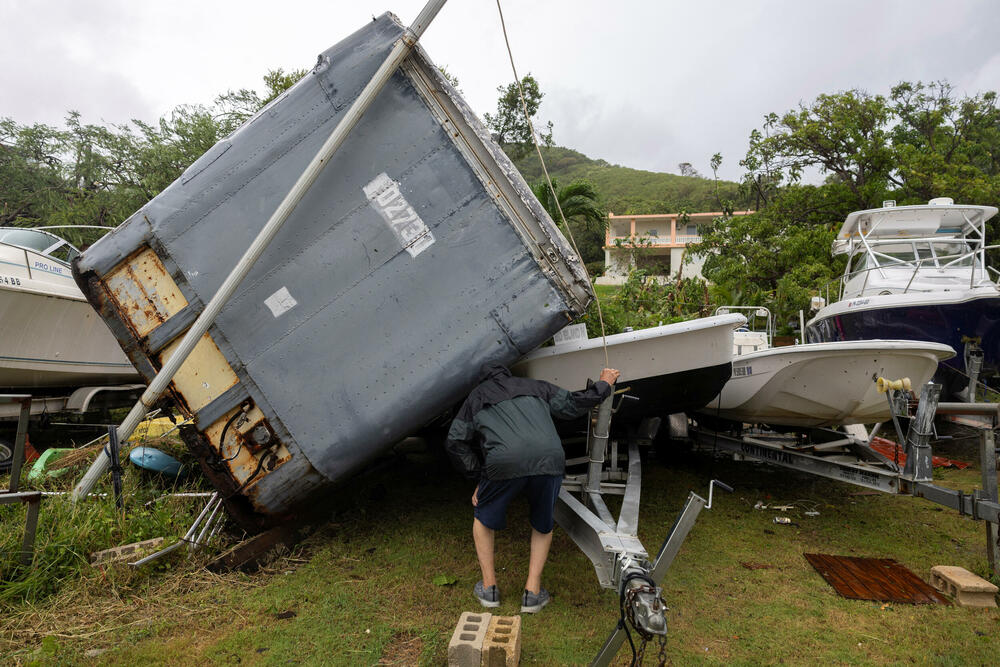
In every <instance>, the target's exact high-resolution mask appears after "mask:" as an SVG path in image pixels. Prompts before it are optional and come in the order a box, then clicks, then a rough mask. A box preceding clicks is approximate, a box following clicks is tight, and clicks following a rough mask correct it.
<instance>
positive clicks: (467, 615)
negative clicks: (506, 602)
mask: <svg viewBox="0 0 1000 667" xmlns="http://www.w3.org/2000/svg"><path fill="white" fill-rule="evenodd" d="M491 618H493V614H484V613H482V612H473V611H466V612H463V613H462V615H461V616H459V618H458V625H456V626H455V632H454V634H452V636H451V641H450V642H448V667H480V666H481V665H482V662H483V640H484V639H485V638H486V631H487V630H488V629H489V627H490V619H491Z"/></svg>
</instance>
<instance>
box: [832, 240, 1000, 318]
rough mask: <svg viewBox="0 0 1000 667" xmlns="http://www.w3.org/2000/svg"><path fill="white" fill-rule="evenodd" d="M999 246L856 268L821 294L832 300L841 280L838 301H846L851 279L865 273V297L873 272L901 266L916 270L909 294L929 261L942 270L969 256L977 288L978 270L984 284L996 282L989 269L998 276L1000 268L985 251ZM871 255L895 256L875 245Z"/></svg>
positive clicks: (860, 293) (860, 292) (861, 293)
mask: <svg viewBox="0 0 1000 667" xmlns="http://www.w3.org/2000/svg"><path fill="white" fill-rule="evenodd" d="M935 240H936V241H940V239H935ZM996 248H1000V244H996V245H989V246H980V247H977V248H974V249H972V250H970V251H968V252H964V253H959V254H954V255H933V256H931V257H921V258H920V259H918V260H916V261H907V260H899V259H897V258H892V259H894V260H895V261H894V263H893V264H890V265H883V264H876V266H870V267H867V268H864V269H856V270H854V271H845V272H844V274H843V275H842V276H840V277H838V278H833V279H831V280H829V281H827V282H826V283H825V284H824V285H822V286H821V287H820V289H819V292H820V294H824V293H825V298H826V303H830V288H831V287H832V286H833V284H834V283H837V282H839V283H840V289H839V291H838V294H837V300H838V301H840V300H843V299H844V298H845V297H844V292H845V290H846V288H847V284H848V283H849V282H850V281H852V280H854V279H855V278H857V277H858V276H859V275H860V274H862V273H863V274H865V278H864V281H863V282H862V283H861V289H860V290H858V294H857V296H864V293H865V289H867V287H868V278H869V276H870V275H871V272H872V271H879V272H883V271H885V270H886V269H897V270H898V269H905V268H906V267H912V271H911V272H910V276H909V279H908V280H907V282H906V287H904V288H903V292H902V293H903V294H907V293H908V292H909V291H910V288H911V287H912V286H913V281H914V279H915V278H916V277H917V273H918V272H919V271H920V269H922V268H924V266H925V263H932V262H933V263H934V266H935V268H939V269H942V268H953V267H955V265H956V264H958V263H959V262H961V261H962V260H964V259H968V258H972V260H973V261H972V263H971V265H970V267H969V269H970V271H969V288H970V289H971V288H973V287H975V286H976V274H977V273H979V274H980V278H979V283H980V284H982V283H983V282H984V281H985V282H992V281H990V278H989V273H988V272H989V271H992V272H993V274H994V275H996V276H997V277H1000V271H998V270H997V269H994V268H993V267H992V266H986V264H985V262H984V260H985V251H987V250H993V249H996ZM868 255H869V257H874V258H875V260H876V262H877V261H878V257H877V255H882V256H884V257H891V256H889V255H885V254H884V253H877V252H875V251H874V250H872V249H871V248H869V251H868ZM977 257H978V258H979V260H980V262H979V264H978V265H977V263H976V261H975V260H976V258H977ZM945 260H947V261H945ZM942 261H945V263H944V264H941V262H942ZM882 276H883V277H885V274H884V273H882Z"/></svg>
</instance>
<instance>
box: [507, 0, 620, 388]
mask: <svg viewBox="0 0 1000 667" xmlns="http://www.w3.org/2000/svg"><path fill="white" fill-rule="evenodd" d="M497 11H498V12H499V13H500V28H501V29H502V30H503V41H504V43H505V44H506V45H507V57H508V58H509V59H510V69H511V71H512V72H513V73H514V82H515V83H517V92H518V95H519V96H520V98H521V111H523V112H524V120H525V121H526V122H527V123H528V131H529V132H530V133H531V142H532V143H533V144H534V145H535V152H536V153H537V154H538V161H539V162H541V163H542V173H544V174H545V182H546V183H548V185H549V192H551V193H552V201H554V202H555V203H556V209H557V210H558V211H559V218H560V219H561V220H562V224H563V227H564V228H565V229H566V234H567V235H568V236H569V241H570V243H572V244H573V251H574V252H575V253H576V256H577V257H578V258H580V265H581V266H583V273H584V275H585V276H587V281H588V282H590V283H591V284H593V281H591V280H590V272H589V271H587V265H586V264H584V263H583V255H581V254H580V249H579V248H577V246H576V239H575V238H573V230H571V229H570V228H569V222H567V221H566V216H565V214H563V210H562V205H561V204H560V203H559V196H558V195H557V194H556V189H555V188H554V187H553V186H552V178H551V177H550V176H549V170H548V168H547V167H546V166H545V158H543V157H542V149H541V147H540V146H539V145H538V138H537V137H536V136H535V126H534V125H533V124H532V122H531V116H529V115H528V103H527V102H525V100H524V88H523V87H522V86H521V77H519V76H518V75H517V67H516V66H515V65H514V53H513V51H512V50H511V48H510V39H508V38H507V24H506V23H505V22H504V20H503V8H502V7H500V0H497ZM594 302H595V303H596V304H597V321H598V322H599V323H600V325H601V345H602V347H603V348H604V366H605V368H610V367H611V362H610V361H609V360H608V336H607V334H606V333H605V331H604V313H603V312H602V311H601V298H600V297H599V296H597V290H596V289H595V290H594Z"/></svg>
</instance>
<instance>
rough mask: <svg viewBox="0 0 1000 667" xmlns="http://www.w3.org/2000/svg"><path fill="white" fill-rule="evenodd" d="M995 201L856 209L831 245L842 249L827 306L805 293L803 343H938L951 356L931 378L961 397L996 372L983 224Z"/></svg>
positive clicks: (999, 344)
mask: <svg viewBox="0 0 1000 667" xmlns="http://www.w3.org/2000/svg"><path fill="white" fill-rule="evenodd" d="M996 213H997V208H996V207H994V206H973V205H967V204H955V203H954V202H953V200H951V199H950V198H947V197H941V198H938V199H932V200H931V201H930V202H928V203H927V204H925V205H919V206H895V204H894V203H893V202H886V205H885V206H883V207H882V208H877V209H870V210H866V211H855V212H854V213H851V214H850V215H848V216H847V219H846V220H845V221H844V224H843V226H842V228H841V230H840V232H839V234H838V235H837V239H836V240H835V241H834V243H833V254H834V255H840V254H843V255H847V257H848V262H847V266H846V268H845V269H844V274H843V276H842V278H841V279H840V293H839V295H838V297H837V300H836V301H835V302H833V303H829V304H827V303H826V301H827V300H826V299H822V298H820V297H817V298H816V299H814V302H815V305H816V306H818V310H817V312H816V314H815V315H814V316H813V317H812V319H811V320H810V321H809V322H808V324H807V326H806V335H807V339H808V341H809V342H839V341H861V340H871V339H880V338H893V339H906V340H923V341H930V342H934V343H942V344H944V345H948V346H950V347H952V348H954V349H955V350H956V351H957V352H958V353H959V354H958V355H957V356H956V357H954V358H952V359H951V360H949V361H946V362H945V363H944V364H943V365H942V367H941V370H940V371H939V373H938V374H937V376H936V378H935V381H937V382H940V383H941V384H942V385H943V387H944V390H943V393H944V394H945V395H946V396H947V395H952V396H958V397H961V398H969V394H968V387H970V386H974V383H975V381H976V379H977V378H979V377H983V378H995V377H996V376H997V375H1000V288H998V286H997V283H996V282H995V281H994V279H993V278H991V273H992V274H993V275H994V276H995V275H998V274H1000V272H998V271H997V270H996V269H994V268H993V267H989V266H987V263H986V251H987V250H989V249H991V248H994V247H996V246H988V245H986V221H987V220H989V219H990V218H992V217H993V216H994V215H996Z"/></svg>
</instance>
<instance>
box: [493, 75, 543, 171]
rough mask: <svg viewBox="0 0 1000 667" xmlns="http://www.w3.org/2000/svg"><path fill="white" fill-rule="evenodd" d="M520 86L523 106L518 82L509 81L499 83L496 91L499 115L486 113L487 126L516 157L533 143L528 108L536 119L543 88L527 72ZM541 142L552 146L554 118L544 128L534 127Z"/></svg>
mask: <svg viewBox="0 0 1000 667" xmlns="http://www.w3.org/2000/svg"><path fill="white" fill-rule="evenodd" d="M521 88H523V90H524V105H523V107H522V105H521V95H520V91H519V89H518V85H517V82H516V81H515V82H513V83H509V84H507V85H506V86H498V87H497V92H498V93H500V98H499V99H498V100H497V112H496V114H490V113H486V114H483V118H484V120H485V121H486V127H487V128H489V130H490V132H491V133H492V134H493V138H494V140H495V141H496V142H497V143H498V144H500V145H501V146H502V147H504V149H506V150H507V151H508V152H509V153H511V155H512V157H514V159H517V158H518V157H520V156H521V155H523V154H524V153H525V152H527V150H528V148H530V146H531V145H532V139H531V126H530V125H529V123H528V119H527V118H525V112H524V111H525V107H526V108H527V115H528V118H532V119H533V118H534V117H535V115H536V114H537V113H538V107H539V106H540V105H541V103H542V97H544V93H542V91H541V89H540V88H539V87H538V82H537V81H535V78H534V77H533V76H531V74H530V73H529V74H526V75H525V76H524V78H522V79H521ZM535 132H536V138H537V139H538V143H539V144H541V145H543V146H551V145H552V121H549V122H548V123H546V124H545V126H544V130H540V129H539V128H538V127H537V126H536V127H535Z"/></svg>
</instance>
